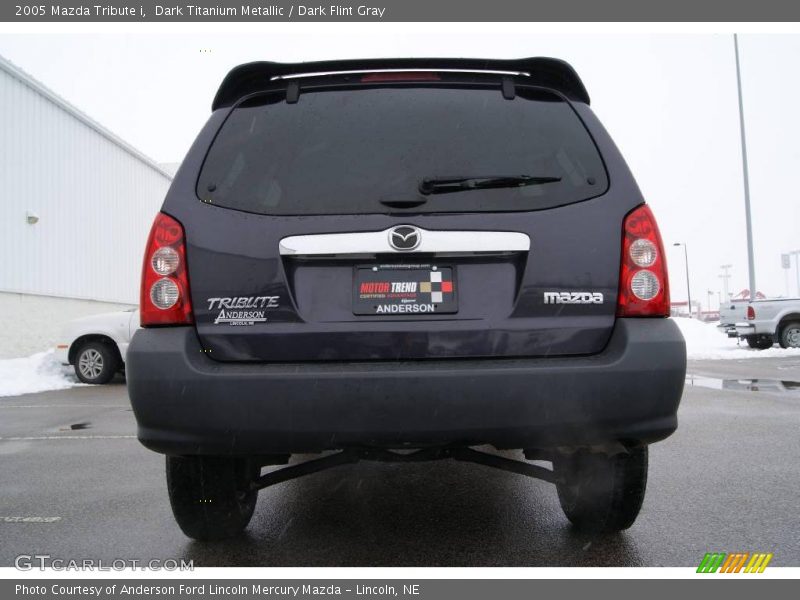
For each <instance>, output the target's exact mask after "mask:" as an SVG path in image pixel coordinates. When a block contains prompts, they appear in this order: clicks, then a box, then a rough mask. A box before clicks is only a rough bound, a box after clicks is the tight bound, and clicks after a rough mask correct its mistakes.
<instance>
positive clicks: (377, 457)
mask: <svg viewBox="0 0 800 600" xmlns="http://www.w3.org/2000/svg"><path fill="white" fill-rule="evenodd" d="M525 457H526V458H528V459H529V460H536V459H539V458H542V459H543V457H540V456H537V455H535V453H533V452H532V451H528V450H526V451H525ZM447 458H451V459H453V460H458V461H461V462H470V463H475V464H479V465H484V466H487V467H492V468H495V469H501V470H503V471H510V472H511V473H518V474H519V475H525V476H527V477H533V478H534V479H541V480H542V481H547V482H548V483H556V482H557V478H556V475H555V473H553V471H551V470H550V469H547V468H545V467H540V466H539V465H531V464H528V463H524V462H522V461H520V460H514V459H511V458H505V457H503V456H498V455H496V454H489V453H488V452H481V451H479V450H473V449H472V448H424V449H422V450H414V451H413V452H403V453H401V452H394V451H391V450H382V449H350V450H342V451H341V452H337V453H336V454H330V455H328V456H323V457H322V458H315V459H313V460H308V461H305V462H302V463H299V464H296V465H292V466H289V467H284V468H282V469H279V470H277V471H272V472H271V473H267V474H265V475H261V476H260V477H258V478H257V479H255V480H253V481H252V482H251V483H250V490H252V491H255V490H261V489H264V488H266V487H269V486H272V485H276V484H278V483H283V482H284V481H289V480H291V479H297V478H298V477H303V476H305V475H311V474H312V473H318V472H319V471H325V470H327V469H333V468H334V467H338V466H341V465H347V464H352V463H357V462H358V461H360V460H371V461H378V462H409V463H412V462H426V461H431V460H443V459H447Z"/></svg>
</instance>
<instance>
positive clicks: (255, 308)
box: [208, 296, 280, 325]
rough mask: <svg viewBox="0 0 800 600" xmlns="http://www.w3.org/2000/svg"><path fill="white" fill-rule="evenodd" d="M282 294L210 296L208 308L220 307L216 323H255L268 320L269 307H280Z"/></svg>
mask: <svg viewBox="0 0 800 600" xmlns="http://www.w3.org/2000/svg"><path fill="white" fill-rule="evenodd" d="M279 298H280V296H233V297H230V296H227V297H224V298H209V299H208V310H216V309H219V314H218V315H217V318H216V319H214V325H219V324H220V323H224V324H226V325H254V324H255V323H264V322H265V321H266V320H267V309H268V308H278V306H279V304H278V299H279Z"/></svg>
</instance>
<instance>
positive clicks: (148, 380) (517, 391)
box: [126, 319, 686, 455]
mask: <svg viewBox="0 0 800 600" xmlns="http://www.w3.org/2000/svg"><path fill="white" fill-rule="evenodd" d="M126 366H127V378H128V393H129V395H130V398H131V403H132V405H133V410H134V413H135V415H136V419H137V422H138V426H139V428H138V436H139V440H140V441H141V442H142V443H143V444H144V445H145V446H147V447H148V448H150V449H152V450H155V451H157V452H162V453H167V454H233V455H249V454H273V453H301V452H318V451H321V450H327V449H335V448H348V447H370V446H372V447H394V448H399V447H424V446H432V445H435V446H441V445H459V446H464V445H477V444H484V443H488V444H493V445H495V446H497V447H499V448H551V447H555V446H583V445H593V444H601V443H607V442H611V441H617V440H621V441H637V442H643V443H650V442H654V441H658V440H661V439H663V438H665V437H667V436H668V435H670V434H671V433H672V432H673V431H674V430H675V428H676V426H677V417H676V413H677V410H678V404H679V402H680V398H681V394H682V391H683V383H684V376H685V373H686V348H685V344H684V341H683V337H682V336H681V333H680V331H679V330H678V328H677V326H676V325H675V324H674V323H673V322H672V321H671V320H669V319H618V320H617V323H616V326H615V328H614V332H613V334H612V337H611V339H610V341H609V343H608V346H607V347H606V349H605V350H604V351H603V352H602V353H600V354H597V355H593V356H586V357H571V358H531V359H482V360H473V359H469V360H466V359H465V360H431V361H407V362H360V363H342V362H337V363H319V362H318V363H291V364H231V363H221V362H216V361H214V360H212V359H210V358H209V357H208V355H206V354H204V353H203V352H202V350H201V348H200V345H199V342H198V339H197V336H196V334H195V331H194V329H192V328H189V327H177V328H163V329H144V330H140V331H138V332H137V333H136V335H135V336H134V338H133V341H132V343H131V345H130V348H129V350H128V356H127V365H126Z"/></svg>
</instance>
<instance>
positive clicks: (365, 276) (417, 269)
mask: <svg viewBox="0 0 800 600" xmlns="http://www.w3.org/2000/svg"><path fill="white" fill-rule="evenodd" d="M396 284H399V285H396ZM457 288H458V285H457V273H456V267H455V266H454V265H437V264H432V263H423V264H362V265H355V266H354V267H353V301H352V305H353V314H354V315H359V316H381V317H383V316H386V317H395V316H397V317H399V316H405V317H415V318H416V317H424V316H431V315H453V314H456V313H458V289H457Z"/></svg>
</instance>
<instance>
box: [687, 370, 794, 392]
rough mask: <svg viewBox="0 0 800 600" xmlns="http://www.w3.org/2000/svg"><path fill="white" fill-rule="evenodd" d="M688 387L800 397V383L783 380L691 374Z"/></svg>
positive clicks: (688, 377)
mask: <svg viewBox="0 0 800 600" xmlns="http://www.w3.org/2000/svg"><path fill="white" fill-rule="evenodd" d="M686 385H687V386H699V387H704V388H710V389H712V390H736V391H740V392H772V393H780V394H791V395H797V396H800V381H787V380H783V379H762V378H758V379H724V378H718V377H706V376H702V375H691V374H689V375H686Z"/></svg>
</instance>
